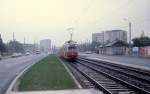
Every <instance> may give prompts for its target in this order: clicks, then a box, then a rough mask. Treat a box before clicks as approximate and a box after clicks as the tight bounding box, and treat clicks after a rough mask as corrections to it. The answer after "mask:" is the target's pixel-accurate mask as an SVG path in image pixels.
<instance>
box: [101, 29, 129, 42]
mask: <svg viewBox="0 0 150 94" xmlns="http://www.w3.org/2000/svg"><path fill="white" fill-rule="evenodd" d="M116 40H121V41H124V42H127V32H126V31H124V30H110V31H105V33H104V43H111V42H113V41H116Z"/></svg>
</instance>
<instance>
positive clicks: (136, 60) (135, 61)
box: [80, 53, 150, 69]
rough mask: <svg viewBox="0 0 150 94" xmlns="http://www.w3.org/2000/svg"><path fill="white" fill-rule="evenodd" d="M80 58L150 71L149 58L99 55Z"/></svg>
mask: <svg viewBox="0 0 150 94" xmlns="http://www.w3.org/2000/svg"><path fill="white" fill-rule="evenodd" d="M80 55H82V56H87V57H89V58H97V59H103V60H109V61H115V62H119V63H122V64H128V65H131V66H132V65H133V66H139V67H141V68H145V69H150V58H142V57H129V56H108V55H100V54H83V53H80Z"/></svg>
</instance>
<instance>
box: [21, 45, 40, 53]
mask: <svg viewBox="0 0 150 94" xmlns="http://www.w3.org/2000/svg"><path fill="white" fill-rule="evenodd" d="M23 47H24V50H25V52H29V53H35V51H36V50H38V49H39V46H38V44H23Z"/></svg>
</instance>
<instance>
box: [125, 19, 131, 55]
mask: <svg viewBox="0 0 150 94" xmlns="http://www.w3.org/2000/svg"><path fill="white" fill-rule="evenodd" d="M124 21H127V22H128V24H129V55H131V22H130V21H129V20H128V19H126V18H125V19H124Z"/></svg>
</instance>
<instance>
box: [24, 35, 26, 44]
mask: <svg viewBox="0 0 150 94" xmlns="http://www.w3.org/2000/svg"><path fill="white" fill-rule="evenodd" d="M25 44H26V38H25V37H24V45H25Z"/></svg>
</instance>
